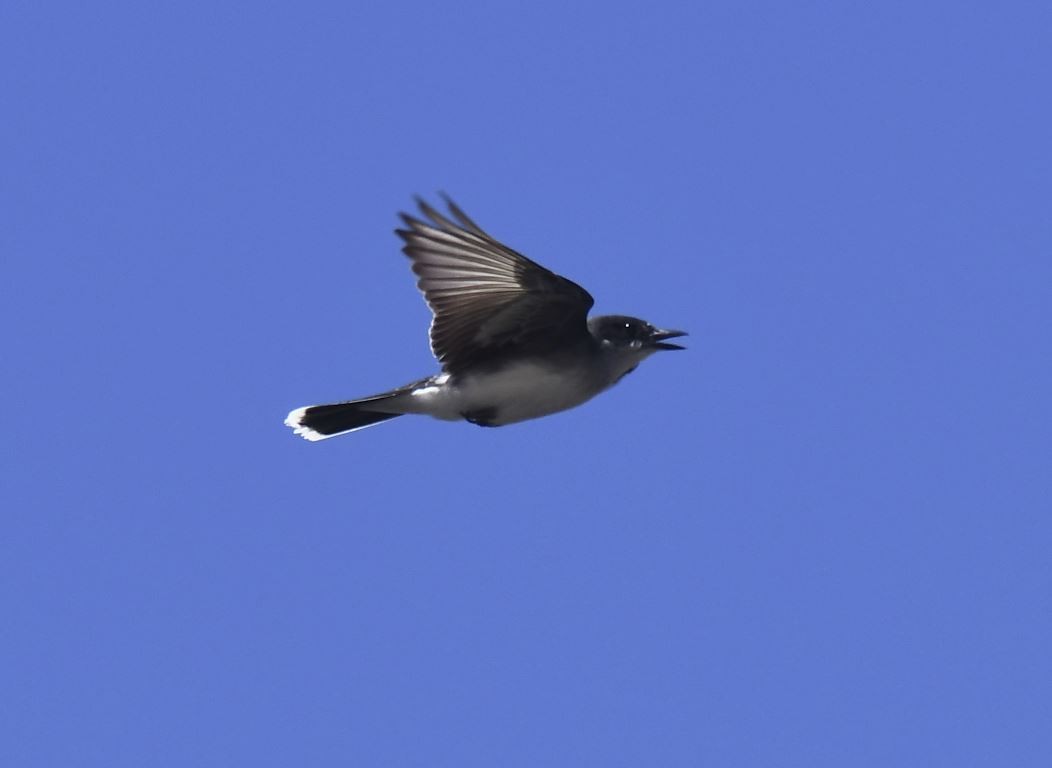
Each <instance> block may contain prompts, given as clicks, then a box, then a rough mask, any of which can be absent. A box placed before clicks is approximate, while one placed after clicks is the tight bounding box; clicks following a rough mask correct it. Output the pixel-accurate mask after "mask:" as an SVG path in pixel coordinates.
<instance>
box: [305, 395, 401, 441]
mask: <svg viewBox="0 0 1052 768" xmlns="http://www.w3.org/2000/svg"><path fill="white" fill-rule="evenodd" d="M400 394H401V392H398V391H395V392H387V393H385V394H382V395H376V396H374V397H366V398H363V399H361V400H350V401H348V402H346V403H332V404H331V405H308V406H306V407H304V408H297V409H296V410H294V411H292V413H290V414H289V415H288V417H286V419H285V424H286V426H289V427H292V428H293V429H294V430H295V432H296V434H297V435H301V436H303V437H304V438H305V439H307V440H312V441H314V440H325V439H326V438H329V437H335V436H336V435H342V434H344V433H345V432H354V431H355V430H358V429H364V428H365V427H371V426H372V425H373V424H379V423H380V422H383V421H387V420H388V419H393V418H395V417H396V416H401V415H402V414H401V413H392V412H390V411H384V409H383V408H384V402H385V401H391V400H394V399H396V398H398V396H399V395H400ZM390 405H393V403H390Z"/></svg>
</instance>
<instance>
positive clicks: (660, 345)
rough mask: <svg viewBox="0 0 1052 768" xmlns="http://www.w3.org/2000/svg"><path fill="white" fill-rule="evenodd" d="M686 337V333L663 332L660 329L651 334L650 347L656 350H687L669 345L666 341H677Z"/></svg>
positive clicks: (676, 345) (677, 345) (675, 345)
mask: <svg viewBox="0 0 1052 768" xmlns="http://www.w3.org/2000/svg"><path fill="white" fill-rule="evenodd" d="M686 335H687V332H686V331H662V330H660V329H658V330H655V331H654V332H653V333H652V334H650V346H652V347H653V348H654V349H686V347H681V346H680V345H679V344H669V343H667V342H666V341H665V339H677V338H679V337H680V336H686Z"/></svg>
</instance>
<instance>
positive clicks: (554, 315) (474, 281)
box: [396, 198, 594, 373]
mask: <svg viewBox="0 0 1052 768" xmlns="http://www.w3.org/2000/svg"><path fill="white" fill-rule="evenodd" d="M417 203H418V205H419V206H420V212H421V213H422V214H423V216H424V217H426V220H421V219H418V218H415V217H413V216H410V215H409V214H406V213H403V214H402V221H404V222H405V225H406V228H405V229H399V230H396V231H397V233H398V235H399V237H401V238H402V239H403V240H404V241H405V247H404V248H403V249H402V250H403V252H404V253H405V254H406V255H407V256H408V257H409V258H410V259H411V260H412V262H413V272H415V273H416V275H417V277H418V280H417V286H418V287H419V288H420V290H421V291H422V292H423V294H424V298H425V299H426V301H427V304H428V306H429V307H431V311H432V313H434V317H433V319H432V321H431V351H432V352H433V353H434V355H435V357H436V358H438V361H439V362H440V363H441V364H442V367H443V369H444V370H446V371H449V372H451V373H455V372H457V371H458V370H463V369H464V368H465V367H467V366H470V365H472V364H474V363H478V362H481V361H482V360H485V359H486V358H490V357H494V356H498V355H500V354H501V353H502V352H503V351H504V350H505V349H506V348H507V347H508V346H509V345H535V344H543V343H544V340H545V339H559V340H569V339H570V338H572V337H574V336H584V335H586V334H587V333H588V326H587V316H588V310H589V309H590V308H591V307H592V304H593V303H594V302H593V299H592V297H591V296H590V295H589V293H588V291H586V290H585V289H584V288H582V287H581V286H579V285H577V284H576V283H574V282H572V281H570V280H567V279H566V278H565V277H560V276H559V275H557V274H555V273H554V272H551V271H550V270H547V269H545V268H544V267H542V266H541V265H540V264H536V263H535V262H533V261H530V260H529V259H527V258H526V257H525V256H523V255H522V254H520V253H517V252H515V251H513V250H512V249H511V248H508V247H507V246H505V245H502V244H501V243H499V242H498V241H497V240H495V239H493V238H492V237H490V236H489V235H488V234H486V233H485V232H484V231H483V230H482V228H480V227H479V226H478V224H476V223H475V222H474V221H472V220H471V219H470V218H468V217H467V215H465V214H464V212H463V211H461V210H460V208H458V207H457V206H456V204H454V203H453V201H452V200H449V199H448V198H446V203H447V204H448V206H449V214H450V216H451V217H452V219H451V218H449V217H447V216H445V215H443V214H441V213H439V212H438V211H436V210H435V209H434V208H432V207H431V206H430V205H428V204H427V203H426V202H424V201H423V200H419V199H418V200H417Z"/></svg>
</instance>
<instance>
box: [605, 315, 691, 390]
mask: <svg viewBox="0 0 1052 768" xmlns="http://www.w3.org/2000/svg"><path fill="white" fill-rule="evenodd" d="M588 332H589V333H591V334H592V338H594V339H595V340H596V341H598V342H599V348H600V351H601V352H602V353H603V355H604V357H606V359H607V360H608V361H609V362H610V368H611V370H610V374H611V375H612V376H614V377H615V379H618V378H620V377H621V376H624V375H625V374H626V373H628V372H629V371H631V370H633V369H634V368H635V367H636V366H637V365H639V363H640V362H641V361H642V360H645V359H646V358H648V357H650V356H651V355H652V354H654V353H655V352H658V351H659V350H663V349H684V347H681V346H680V345H679V344H670V343H669V342H668V341H666V340H667V339H675V338H678V337H679V336H686V335H687V333H686V331H666V330H663V329H661V328H655V327H654V326H652V325H651V324H650V323H648V322H647V321H646V320H640V319H639V318H638V317H629V316H628V315H601V316H599V317H590V318H588Z"/></svg>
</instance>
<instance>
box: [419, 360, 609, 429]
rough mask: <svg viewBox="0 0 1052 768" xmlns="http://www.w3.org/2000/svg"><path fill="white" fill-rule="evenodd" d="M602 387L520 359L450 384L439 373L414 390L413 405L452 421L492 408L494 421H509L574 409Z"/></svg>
mask: <svg viewBox="0 0 1052 768" xmlns="http://www.w3.org/2000/svg"><path fill="white" fill-rule="evenodd" d="M602 389H603V388H602V387H601V386H597V385H596V383H595V381H594V377H589V376H588V375H587V372H586V371H583V370H582V371H576V370H574V369H569V370H567V369H566V368H559V369H555V368H550V367H546V366H538V365H536V364H531V363H520V364H518V365H511V366H508V367H507V368H504V369H503V370H501V371H498V372H496V373H491V374H485V375H482V376H469V377H466V378H463V379H460V380H459V381H458V382H457V383H456V385H455V386H451V385H449V384H448V379H446V380H443V379H442V378H439V379H438V380H437V381H436V385H435V386H431V387H426V388H424V389H420V390H417V391H416V392H414V393H413V395H412V400H413V403H412V406H413V408H412V410H413V411H414V412H416V413H427V414H430V415H431V416H434V417H435V418H439V419H449V420H457V419H463V418H464V414H465V413H469V414H470V413H473V412H479V411H486V410H488V409H495V410H496V415H495V416H494V417H493V419H492V423H493V424H494V425H502V424H512V423H514V422H517V421H525V420H527V419H536V418H538V417H540V416H547V415H548V414H549V413H556V412H558V411H565V410H566V409H567V408H573V407H574V406H577V405H580V404H581V403H583V402H585V401H586V400H590V399H591V398H592V397H594V396H595V395H597V394H599V392H601V391H602Z"/></svg>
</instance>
